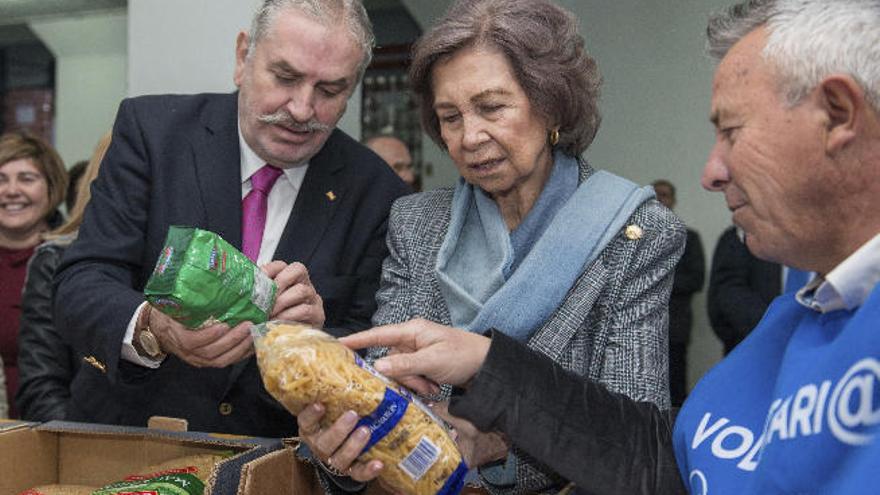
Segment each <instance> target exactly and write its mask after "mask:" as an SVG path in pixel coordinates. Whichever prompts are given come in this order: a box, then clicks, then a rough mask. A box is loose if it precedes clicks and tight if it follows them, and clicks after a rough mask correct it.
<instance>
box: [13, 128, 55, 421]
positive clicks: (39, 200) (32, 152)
mask: <svg viewBox="0 0 880 495" xmlns="http://www.w3.org/2000/svg"><path fill="white" fill-rule="evenodd" d="M66 189H67V172H66V171H65V170H64V163H63V162H62V161H61V157H59V156H58V153H57V152H56V151H55V150H54V149H53V148H52V146H51V145H49V143H47V142H46V141H44V140H42V139H40V138H38V137H36V136H31V135H28V134H24V133H17V132H16V133H9V134H6V135H3V136H2V137H0V354H2V356H3V363H4V371H5V374H6V397H7V399H8V400H9V401H10V402H11V401H12V400H13V398H14V397H15V392H16V390H17V388H18V368H17V366H16V362H17V356H18V320H19V316H20V315H21V290H22V286H23V285H24V278H25V273H26V271H27V262H28V260H29V259H30V257H31V255H32V254H33V253H34V248H36V247H37V245H38V244H39V243H40V242H41V240H42V237H41V236H42V234H43V233H44V232H46V231H48V230H49V229H51V228H54V227H57V226H58V224H59V223H60V221H61V215H60V214H59V213H58V210H57V208H58V205H59V204H61V202H62V201H64V194H65V191H66ZM9 416H10V417H11V418H16V417H18V412H17V411H16V409H15V407H14V405H13V404H10V408H9Z"/></svg>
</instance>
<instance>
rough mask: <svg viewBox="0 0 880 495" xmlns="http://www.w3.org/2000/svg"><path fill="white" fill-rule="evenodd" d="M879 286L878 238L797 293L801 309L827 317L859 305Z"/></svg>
mask: <svg viewBox="0 0 880 495" xmlns="http://www.w3.org/2000/svg"><path fill="white" fill-rule="evenodd" d="M878 282H880V234H877V235H875V236H874V237H873V238H872V239H871V240H870V241H868V242H866V243H865V244H864V245H863V246H862V247H860V248H859V249H857V250H856V252H854V253H853V254H851V255H850V256H849V257H848V258H847V259H845V260H843V262H842V263H840V264H839V265H837V266H836V267H835V268H834V269H833V270H831V272H829V273H828V275H826V276H825V278H822V277H815V278H813V280H812V281H811V282H810V283H809V284H807V285H806V286H805V287H804V288H803V289H801V290H799V291H798V293H797V296H796V297H797V300H798V302H799V303H801V304H803V305H804V306H806V307H808V308H811V309H814V310H816V311H819V312H820V313H828V312H830V311H836V310H838V309H847V310H852V309H855V308H857V307H859V306H861V305H862V303H864V302H865V300H866V299H867V298H868V296H869V295H870V294H871V291H872V290H874V287H875V286H876V285H877V284H878Z"/></svg>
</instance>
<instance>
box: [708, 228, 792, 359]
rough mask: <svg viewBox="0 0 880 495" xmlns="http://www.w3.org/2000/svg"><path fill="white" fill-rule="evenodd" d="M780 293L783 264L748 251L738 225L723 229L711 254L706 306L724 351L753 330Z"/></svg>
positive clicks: (726, 352) (728, 349) (725, 352)
mask: <svg viewBox="0 0 880 495" xmlns="http://www.w3.org/2000/svg"><path fill="white" fill-rule="evenodd" d="M781 293H782V267H781V266H780V265H779V263H774V262H772V261H765V260H762V259H759V258H757V257H755V255H753V254H752V253H750V252H749V249H748V248H747V247H746V244H745V243H744V242H743V241H742V240H741V239H740V237H739V235H738V232H737V228H736V227H733V226H731V227H730V228H728V229H727V230H725V231H724V232H723V233H722V234H721V237H719V238H718V243H717V244H715V253H714V254H713V255H712V269H711V272H710V275H709V291H708V294H707V296H706V307H707V309H708V313H709V322H710V323H711V324H712V330H713V331H714V332H715V335H716V336H717V337H718V339H719V340H721V343H722V344H724V355H725V356H726V355H727V354H730V351H732V350H733V348H734V347H736V345H737V344H739V343H740V342H742V341H743V339H745V338H746V336H747V335H748V334H749V332H751V331H752V329H753V328H755V326H757V325H758V322H759V321H761V317H762V316H764V313H765V312H766V311H767V307H768V306H770V303H771V302H773V299H775V298H776V296H778V295H779V294H781Z"/></svg>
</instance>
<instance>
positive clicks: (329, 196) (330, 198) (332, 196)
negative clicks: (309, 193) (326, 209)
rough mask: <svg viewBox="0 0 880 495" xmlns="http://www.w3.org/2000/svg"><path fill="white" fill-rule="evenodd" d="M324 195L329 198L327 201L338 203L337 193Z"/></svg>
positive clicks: (329, 192) (330, 192)
mask: <svg viewBox="0 0 880 495" xmlns="http://www.w3.org/2000/svg"><path fill="white" fill-rule="evenodd" d="M324 195H325V196H327V199H329V200H330V201H336V193H334V192H333V191H327V192H326V193H324Z"/></svg>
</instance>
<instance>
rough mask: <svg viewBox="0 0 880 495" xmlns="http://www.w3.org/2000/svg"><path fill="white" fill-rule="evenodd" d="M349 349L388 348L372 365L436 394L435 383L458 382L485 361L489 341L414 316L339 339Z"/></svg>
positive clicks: (468, 378) (462, 380) (436, 387)
mask: <svg viewBox="0 0 880 495" xmlns="http://www.w3.org/2000/svg"><path fill="white" fill-rule="evenodd" d="M339 341H340V342H342V343H343V344H345V345H347V346H348V347H350V348H352V349H363V348H365V347H388V348H389V351H390V355H388V356H386V357H384V358H382V359H379V360H377V361H376V362H375V363H374V367H375V368H376V369H377V370H378V371H379V372H380V373H383V374H385V375H386V376H389V377H392V378H395V379H396V380H398V381H399V382H400V383H402V384H403V385H405V386H407V387H409V388H411V389H412V390H415V391H416V392H418V393H420V394H423V395H432V394H436V393H437V392H438V391H439V387H438V386H437V384H438V383H448V384H450V385H462V384H464V383H466V382H467V381H468V380H470V379H471V377H473V376H474V374H476V372H477V371H478V370H479V369H480V366H482V365H483V361H485V360H486V354H488V352H489V344H490V343H491V340H490V339H489V338H488V337H483V336H482V335H479V334H476V333H471V332H466V331H464V330H460V329H457V328H451V327H447V326H445V325H441V324H439V323H434V322H432V321H428V320H424V319H421V318H417V319H415V320H410V321H407V322H404V323H400V324H396V325H385V326H381V327H376V328H373V329H372V330H367V331H364V332H358V333H355V334H353V335H349V336H347V337H343V338H341V339H339Z"/></svg>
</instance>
